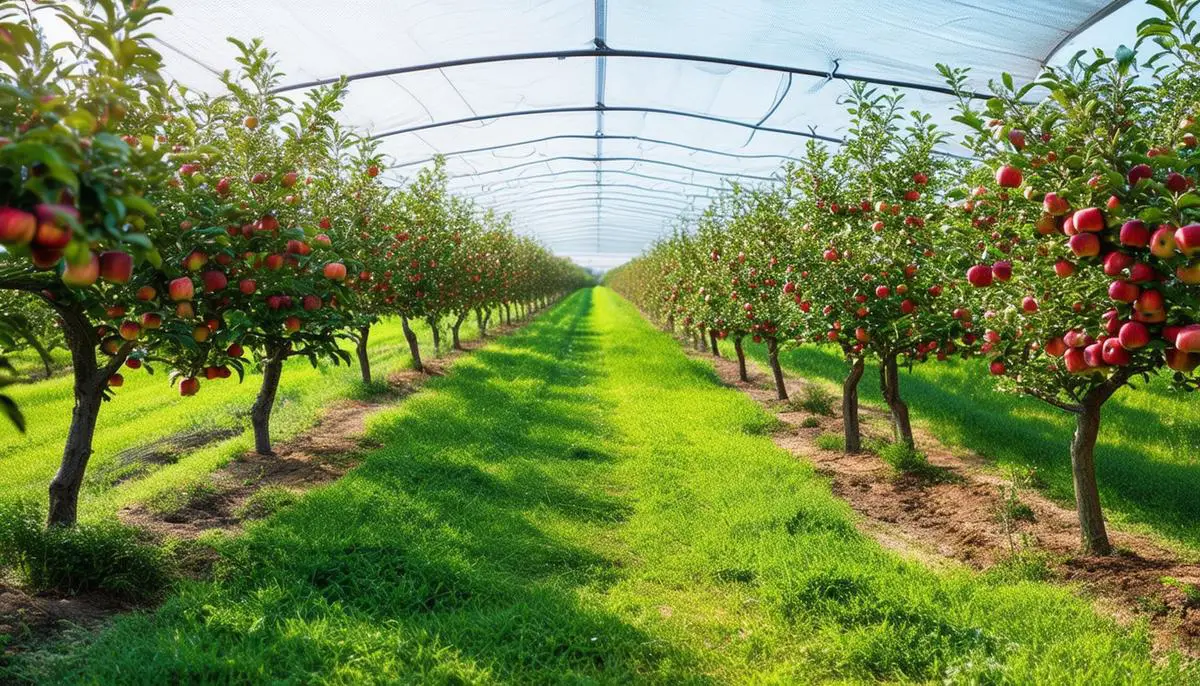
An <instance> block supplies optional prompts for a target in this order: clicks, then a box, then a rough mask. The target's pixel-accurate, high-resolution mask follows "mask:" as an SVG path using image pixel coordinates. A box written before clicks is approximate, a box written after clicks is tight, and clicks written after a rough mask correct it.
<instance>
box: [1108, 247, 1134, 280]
mask: <svg viewBox="0 0 1200 686" xmlns="http://www.w3.org/2000/svg"><path fill="white" fill-rule="evenodd" d="M1132 264H1133V257H1131V256H1129V255H1126V254H1125V253H1123V252H1110V253H1109V254H1108V255H1106V256H1105V257H1104V273H1105V274H1107V275H1108V276H1119V275H1120V274H1121V272H1123V271H1125V269H1127V268H1128V267H1129V266H1131V265H1132Z"/></svg>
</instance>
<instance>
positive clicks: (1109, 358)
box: [1100, 338, 1133, 366]
mask: <svg viewBox="0 0 1200 686" xmlns="http://www.w3.org/2000/svg"><path fill="white" fill-rule="evenodd" d="M1100 356H1101V359H1102V360H1103V362H1104V363H1105V364H1111V365H1117V366H1123V365H1127V364H1129V363H1130V361H1131V360H1132V359H1133V358H1132V356H1131V355H1130V354H1129V351H1128V350H1126V349H1125V348H1124V346H1122V345H1121V341H1119V340H1117V339H1116V338H1109V339H1106V340H1105V341H1104V343H1103V345H1101V349H1100Z"/></svg>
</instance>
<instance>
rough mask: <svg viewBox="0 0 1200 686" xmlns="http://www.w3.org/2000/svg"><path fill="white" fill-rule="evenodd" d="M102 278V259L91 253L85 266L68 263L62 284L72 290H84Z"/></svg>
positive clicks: (64, 270)
mask: <svg viewBox="0 0 1200 686" xmlns="http://www.w3.org/2000/svg"><path fill="white" fill-rule="evenodd" d="M99 278H100V259H99V258H98V257H96V253H94V252H89V253H88V259H87V261H86V262H84V263H83V264H71V263H70V262H68V263H67V265H66V267H65V268H63V273H62V282H63V283H64V284H66V285H68V286H70V287H72V288H83V287H85V286H90V285H92V284H94V283H96V279H99Z"/></svg>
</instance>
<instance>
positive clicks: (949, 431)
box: [721, 343, 1200, 552]
mask: <svg viewBox="0 0 1200 686" xmlns="http://www.w3.org/2000/svg"><path fill="white" fill-rule="evenodd" d="M721 347H722V354H724V355H732V354H733V344H732V343H728V344H724V343H723V344H722V346H721ZM747 355H749V356H750V357H752V358H753V359H755V360H756V361H758V362H759V363H760V365H761V366H762V367H763V369H766V359H767V356H766V355H767V354H766V348H765V346H763V345H748V346H747ZM780 363H781V364H782V365H783V367H784V368H785V369H787V370H788V371H789V372H793V373H795V374H797V375H799V376H801V377H804V378H807V379H812V380H818V381H820V380H823V381H825V382H827V383H828V384H830V385H829V389H830V390H831V391H833V392H835V393H838V394H839V397H840V393H841V383H842V379H843V378H844V377H845V373H846V366H845V364H844V363H843V362H842V360H841V357H840V356H839V355H838V354H837V353H836V352H835V351H833V350H832V349H828V348H816V347H814V346H809V345H805V346H799V347H793V348H790V349H785V351H784V352H782V353H781V354H780ZM834 384H836V386H835V385H834ZM1138 386H1139V387H1138V388H1137V389H1123V390H1121V391H1120V392H1118V393H1117V394H1116V395H1115V396H1114V397H1113V399H1112V400H1110V401H1109V402H1108V403H1107V404H1106V405H1105V407H1104V413H1103V419H1102V425H1101V429H1100V440H1099V442H1098V444H1097V447H1096V478H1097V480H1098V482H1099V486H1100V497H1101V501H1102V502H1103V504H1104V507H1105V516H1106V517H1107V518H1108V519H1110V520H1112V521H1115V522H1119V523H1121V524H1123V525H1126V526H1128V527H1130V528H1132V529H1135V530H1141V531H1147V532H1150V533H1152V534H1157V535H1159V536H1162V537H1164V538H1166V539H1170V540H1174V541H1176V542H1178V543H1182V544H1183V546H1185V547H1187V548H1190V549H1192V551H1193V552H1200V526H1197V523H1198V522H1200V498H1197V497H1196V494H1197V493H1200V394H1197V393H1184V392H1179V391H1174V390H1172V389H1171V388H1170V377H1169V376H1166V377H1160V378H1155V379H1153V380H1152V381H1151V382H1150V383H1148V384H1147V383H1144V382H1142V381H1141V380H1139V381H1138ZM900 387H901V392H902V394H903V396H904V399H905V401H906V402H907V403H908V405H909V409H910V410H911V413H912V418H913V421H914V422H916V423H918V424H920V425H922V426H924V427H926V428H927V429H928V430H929V431H930V433H932V434H933V435H934V436H936V437H937V438H938V439H939V440H940V441H942V442H943V443H945V444H946V445H948V446H953V447H957V448H965V449H967V450H970V451H971V452H974V453H977V454H979V455H982V456H984V457H986V458H988V459H990V460H991V461H992V462H993V463H994V464H996V465H997V466H999V467H1001V468H1016V469H1020V470H1029V469H1033V470H1035V473H1036V475H1037V476H1036V479H1037V482H1038V483H1039V484H1040V485H1042V486H1043V487H1044V490H1045V491H1046V492H1047V493H1048V494H1049V495H1050V496H1051V497H1053V498H1055V499H1057V500H1058V501H1060V502H1062V503H1064V504H1070V503H1073V502H1074V497H1075V496H1074V491H1073V486H1072V481H1071V459H1070V447H1071V437H1072V435H1073V433H1074V431H1075V418H1074V416H1073V415H1068V414H1067V413H1065V412H1062V411H1060V410H1058V409H1056V408H1053V407H1050V406H1049V405H1047V404H1045V403H1043V402H1041V401H1039V400H1035V399H1032V398H1028V397H1024V396H1018V395H1013V394H1007V393H1000V392H999V391H997V390H995V387H994V386H993V384H992V382H991V379H990V376H989V373H988V370H987V363H986V362H985V361H983V360H969V361H963V360H956V361H951V362H942V363H939V362H933V363H929V364H922V365H916V366H915V367H914V368H913V371H912V373H902V374H901V377H900ZM859 392H860V398H861V400H862V401H863V402H866V403H871V404H873V405H876V406H878V407H884V405H883V399H882V396H881V395H880V393H879V371H878V367H877V366H874V365H871V366H868V368H867V372H866V374H865V375H864V376H863V380H862V383H861V387H860V389H859ZM918 447H919V446H918Z"/></svg>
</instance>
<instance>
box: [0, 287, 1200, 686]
mask: <svg viewBox="0 0 1200 686" xmlns="http://www.w3.org/2000/svg"><path fill="white" fill-rule="evenodd" d="M763 417H764V412H763V410H762V409H761V408H760V407H758V406H757V405H756V404H755V403H754V402H753V401H751V400H750V399H748V398H746V397H745V396H744V395H742V394H741V393H740V392H738V391H736V390H732V389H728V388H725V387H723V386H721V385H720V384H719V383H718V379H717V378H716V376H715V374H714V372H713V370H712V368H711V366H710V365H707V364H705V363H703V362H701V361H692V360H689V359H688V358H686V357H685V356H684V355H683V354H682V352H681V351H680V350H679V347H678V345H677V344H676V343H675V342H674V341H673V340H672V339H670V338H669V337H667V336H666V335H664V334H661V333H658V332H656V331H654V330H653V329H652V328H651V327H650V326H649V325H648V324H647V323H645V322H644V321H643V320H642V319H641V318H640V317H639V316H638V314H637V313H636V311H635V310H634V309H633V308H632V306H630V305H629V304H628V303H626V302H624V301H623V300H621V299H619V298H618V297H617V296H615V295H614V294H613V293H612V292H611V291H608V290H605V289H595V290H587V291H581V292H579V293H577V294H576V295H574V296H572V297H571V298H569V299H568V300H567V301H565V302H564V303H563V304H561V305H559V306H558V307H557V308H555V309H554V310H552V311H551V312H549V313H547V314H545V315H544V316H543V317H541V318H540V319H539V320H538V321H537V322H536V323H535V324H534V325H533V326H531V327H530V328H529V329H527V330H526V331H524V332H521V333H518V334H516V335H514V336H511V337H509V338H506V339H504V340H502V341H500V342H499V343H498V344H496V345H495V346H493V347H491V348H489V349H487V350H485V351H481V352H480V353H478V354H476V355H473V356H472V357H470V358H468V359H465V360H463V361H462V362H460V363H459V364H458V365H457V366H456V367H455V369H454V370H453V371H452V372H451V373H450V374H449V375H447V376H446V377H443V378H439V379H435V380H433V381H432V382H431V383H430V384H429V387H428V392H425V393H421V394H419V395H417V396H414V397H413V398H411V399H409V400H408V401H406V402H405V403H403V404H402V405H401V406H399V407H398V408H396V409H394V410H389V411H385V412H384V413H381V414H379V415H376V416H375V417H374V418H373V420H372V421H371V423H370V433H371V435H372V437H373V438H375V439H377V440H379V441H381V443H382V445H383V446H384V447H382V448H380V449H378V450H375V451H373V452H371V453H370V454H369V455H367V457H366V460H365V461H364V462H363V464H362V465H361V466H359V467H358V468H357V469H355V470H354V471H352V472H350V473H349V474H348V475H347V476H346V477H344V478H343V479H341V480H340V481H338V482H336V483H334V484H332V485H330V486H328V487H325V488H321V489H318V490H315V491H312V492H310V493H308V494H307V495H305V496H304V497H302V498H301V499H300V501H299V502H298V503H296V504H295V505H293V506H291V507H288V508H286V509H284V510H282V511H281V512H279V513H278V514H276V515H275V516H273V517H270V518H268V519H266V520H264V521H263V522H262V523H260V524H258V525H255V526H252V527H250V528H249V530H248V531H247V533H246V534H245V535H244V536H242V537H241V538H239V539H235V540H229V541H218V542H217V543H216V545H218V546H219V547H220V548H221V550H222V552H223V554H224V557H223V561H222V562H221V563H220V564H219V565H218V567H217V569H216V577H215V579H214V580H212V581H209V582H188V583H185V584H184V585H182V586H181V587H180V588H179V589H178V591H177V595H176V596H175V597H174V598H172V599H171V600H169V601H168V602H167V603H166V604H165V605H164V606H163V607H162V608H161V609H159V610H158V611H156V612H153V613H148V614H138V615H132V616H126V617H122V618H120V619H118V620H117V621H116V622H115V623H114V624H113V625H112V626H111V627H110V628H109V629H108V630H106V631H104V632H103V633H102V634H100V635H99V636H98V637H97V638H86V637H81V636H75V637H73V638H70V639H68V640H67V641H65V642H62V643H60V644H58V645H56V646H53V647H51V648H48V649H45V650H41V651H34V652H28V653H23V654H21V655H18V656H16V658H15V659H16V662H15V663H14V664H12V665H11V669H12V671H11V672H10V673H9V674H8V675H7V676H8V677H9V678H10V679H14V678H24V679H27V680H30V681H36V682H38V683H61V682H67V683H71V682H82V683H122V684H138V683H155V684H157V683H230V682H232V683H344V684H350V683H354V684H358V683H378V682H389V683H422V684H424V683H431V684H439V683H443V684H458V683H612V684H627V683H670V684H677V683H693V684H707V683H747V682H754V683H789V684H791V683H828V682H830V681H841V682H843V683H845V682H862V681H874V680H881V679H882V680H896V681H909V680H915V681H943V680H948V681H953V682H967V683H970V682H976V683H1000V682H1004V683H1056V684H1106V683H1153V682H1162V683H1183V682H1186V681H1188V680H1189V678H1190V679H1195V678H1196V676H1197V675H1195V674H1184V673H1180V672H1179V671H1178V667H1177V665H1176V663H1175V661H1174V659H1173V658H1167V659H1164V660H1161V661H1157V662H1156V661H1155V660H1154V659H1152V657H1151V655H1150V651H1149V646H1148V641H1147V637H1146V635H1145V633H1144V631H1143V630H1142V629H1141V628H1135V629H1133V630H1123V629H1121V628H1119V627H1118V626H1117V625H1116V624H1115V623H1114V622H1113V621H1111V620H1108V619H1105V618H1101V617H1099V616H1097V615H1096V614H1095V613H1094V611H1093V610H1092V608H1091V605H1090V603H1089V602H1088V601H1087V600H1084V599H1082V598H1079V597H1077V596H1075V595H1074V594H1072V593H1071V592H1070V591H1068V590H1066V589H1064V588H1060V587H1056V586H1051V585H1047V584H1042V583H1030V582H1025V581H1019V582H1015V583H1011V582H1007V581H990V580H986V579H984V578H982V577H980V576H978V575H974V574H972V573H969V572H967V571H954V572H949V573H937V572H933V571H930V570H928V569H926V568H924V567H922V566H920V565H918V564H916V563H913V562H907V561H903V560H901V559H899V558H898V557H896V556H894V555H892V554H890V553H887V552H885V551H883V550H882V549H881V548H880V547H879V546H877V545H876V544H875V543H874V542H872V541H869V540H867V539H864V538H863V537H862V536H861V535H860V534H858V533H857V531H856V530H855V528H854V526H853V524H852V517H853V514H852V512H851V510H850V508H849V507H848V506H847V505H846V504H845V503H843V502H841V501H839V500H837V499H836V498H834V497H833V496H832V495H831V493H830V491H829V487H828V484H827V483H826V482H825V480H823V479H822V478H820V477H819V476H817V475H816V474H815V473H814V471H813V468H812V467H811V466H809V465H807V464H805V463H803V462H800V461H797V460H795V459H793V458H791V457H790V456H789V455H787V454H786V453H784V452H783V451H781V450H779V449H778V448H777V447H776V446H775V445H774V444H773V443H772V441H771V439H770V437H769V436H766V435H763V433H762V431H761V427H763V426H765V425H766V423H767V422H766V421H765V420H764V419H763ZM0 676H3V675H0Z"/></svg>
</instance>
